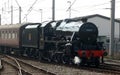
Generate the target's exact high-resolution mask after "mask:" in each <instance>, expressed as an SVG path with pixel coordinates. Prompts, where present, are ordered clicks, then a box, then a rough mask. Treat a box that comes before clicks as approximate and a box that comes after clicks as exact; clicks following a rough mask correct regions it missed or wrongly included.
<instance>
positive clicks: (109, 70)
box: [31, 60, 120, 75]
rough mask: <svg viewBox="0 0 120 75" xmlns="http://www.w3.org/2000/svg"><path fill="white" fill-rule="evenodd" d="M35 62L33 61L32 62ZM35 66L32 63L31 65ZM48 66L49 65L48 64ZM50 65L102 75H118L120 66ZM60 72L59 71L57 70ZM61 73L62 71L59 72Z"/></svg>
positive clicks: (119, 74) (105, 64)
mask: <svg viewBox="0 0 120 75" xmlns="http://www.w3.org/2000/svg"><path fill="white" fill-rule="evenodd" d="M33 62H35V60H33ZM31 64H33V65H35V64H34V63H31ZM48 64H49V63H48ZM50 65H57V66H59V68H60V67H61V68H62V66H64V67H67V68H69V69H70V68H71V69H79V70H87V71H90V72H97V73H104V74H115V75H120V65H119V64H118V65H117V64H108V63H104V64H100V66H99V67H94V66H89V67H88V66H76V65H65V64H57V63H51V64H50ZM59 71H60V70H59ZM60 72H62V71H60Z"/></svg>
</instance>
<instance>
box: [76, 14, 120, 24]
mask: <svg viewBox="0 0 120 75" xmlns="http://www.w3.org/2000/svg"><path fill="white" fill-rule="evenodd" d="M84 17H85V18H88V19H89V18H93V17H101V18H104V19H107V20H110V18H109V17H106V16H103V15H99V14H94V15H88V16H82V17H76V18H74V19H77V20H80V19H82V18H84ZM115 21H116V22H120V19H115Z"/></svg>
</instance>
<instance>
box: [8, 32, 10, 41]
mask: <svg viewBox="0 0 120 75" xmlns="http://www.w3.org/2000/svg"><path fill="white" fill-rule="evenodd" d="M8 39H11V33H10V31H9V33H8Z"/></svg>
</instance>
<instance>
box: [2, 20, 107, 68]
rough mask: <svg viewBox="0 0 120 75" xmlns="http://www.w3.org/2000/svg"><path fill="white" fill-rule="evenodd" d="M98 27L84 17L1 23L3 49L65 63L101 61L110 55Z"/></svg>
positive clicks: (6, 52) (7, 52) (9, 52)
mask: <svg viewBox="0 0 120 75" xmlns="http://www.w3.org/2000/svg"><path fill="white" fill-rule="evenodd" d="M97 37H98V28H97V27H96V25H95V24H93V23H91V22H87V19H86V18H83V19H81V20H76V19H65V20H59V21H51V22H43V23H27V24H21V25H7V26H5V25H3V26H0V52H1V53H5V54H15V55H19V56H27V57H34V58H38V59H39V60H47V61H49V62H50V61H55V62H62V63H73V60H74V59H77V60H74V63H78V64H79V63H80V64H90V63H91V64H95V65H97V66H98V65H99V63H100V58H103V56H104V55H106V52H105V50H104V49H103V44H102V43H101V42H97ZM102 61H103V60H102Z"/></svg>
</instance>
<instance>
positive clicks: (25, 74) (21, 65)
mask: <svg viewBox="0 0 120 75" xmlns="http://www.w3.org/2000/svg"><path fill="white" fill-rule="evenodd" d="M1 60H2V61H3V63H7V64H9V65H11V66H12V67H14V68H15V69H16V71H17V75H55V74H54V73H51V72H48V71H46V70H43V69H40V68H37V67H35V66H34V65H31V64H28V63H26V62H23V61H21V60H18V59H16V58H14V57H11V56H8V55H5V56H4V57H3V58H1ZM3 66H4V65H3Z"/></svg>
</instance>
